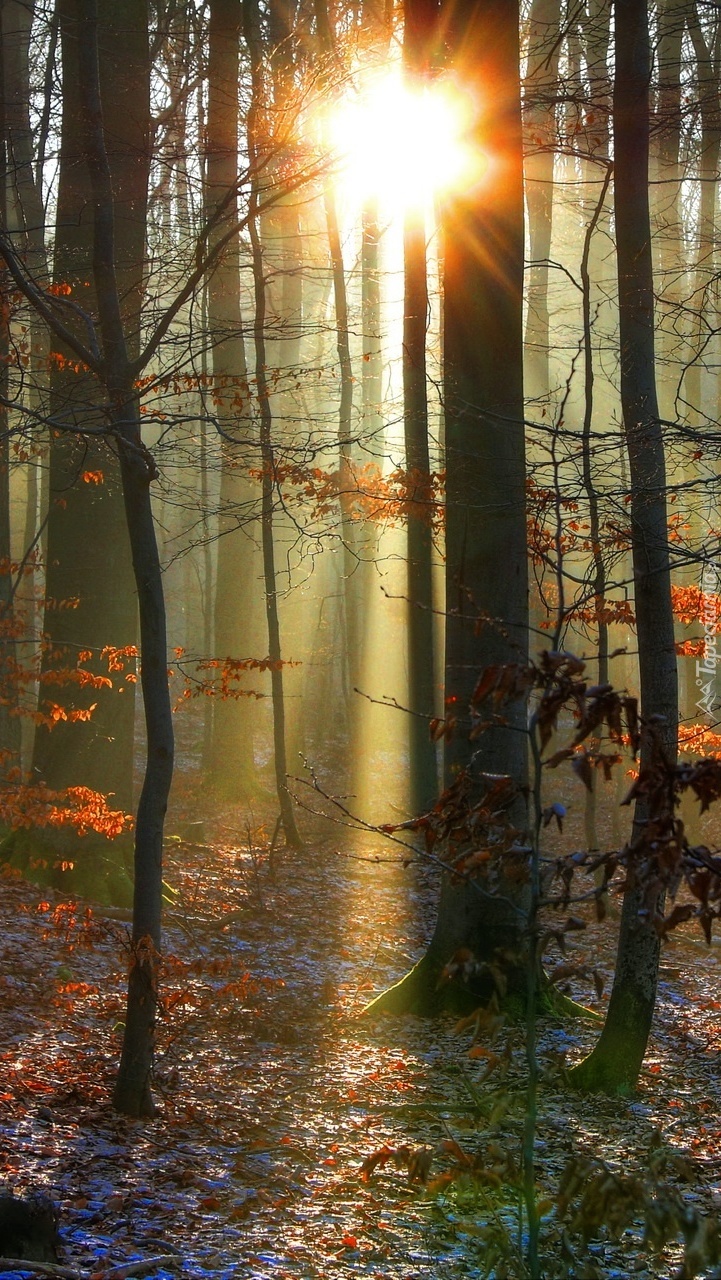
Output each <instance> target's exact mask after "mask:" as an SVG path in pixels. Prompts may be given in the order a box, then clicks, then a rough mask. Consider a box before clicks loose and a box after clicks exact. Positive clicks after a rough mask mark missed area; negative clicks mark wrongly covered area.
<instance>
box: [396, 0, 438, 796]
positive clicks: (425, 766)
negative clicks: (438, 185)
mask: <svg viewBox="0 0 721 1280" xmlns="http://www.w3.org/2000/svg"><path fill="white" fill-rule="evenodd" d="M436 20H437V5H436V4H435V0H406V8H405V29H404V37H403V60H404V66H405V74H406V81H407V84H408V87H409V88H410V89H413V88H415V89H420V88H421V86H422V84H423V80H424V78H425V76H426V74H427V71H428V64H429V59H430V55H431V50H432V47H433V40H434V38H435V36H436ZM403 264H404V299H403V421H404V429H405V450H406V471H407V473H408V484H409V495H408V496H409V506H408V530H407V536H408V584H407V594H408V612H407V624H406V625H407V650H408V710H409V712H410V715H409V717H408V745H409V772H410V788H409V790H410V796H409V799H410V809H411V813H421V812H425V811H426V810H428V809H430V808H431V807H432V806H433V804H435V801H436V796H437V794H438V776H437V766H436V748H435V744H434V743H433V742H432V741H431V736H430V729H429V725H430V721H431V718H432V716H433V714H434V709H435V708H434V678H433V677H434V669H433V580H432V554H433V538H432V530H431V502H430V500H431V496H432V495H431V491H430V469H431V468H430V459H429V450H428V391H427V385H426V329H427V327H428V276H427V263H426V219H425V212H424V210H423V209H422V208H417V209H409V210H408V211H407V213H406V215H405V224H404V228H403Z"/></svg>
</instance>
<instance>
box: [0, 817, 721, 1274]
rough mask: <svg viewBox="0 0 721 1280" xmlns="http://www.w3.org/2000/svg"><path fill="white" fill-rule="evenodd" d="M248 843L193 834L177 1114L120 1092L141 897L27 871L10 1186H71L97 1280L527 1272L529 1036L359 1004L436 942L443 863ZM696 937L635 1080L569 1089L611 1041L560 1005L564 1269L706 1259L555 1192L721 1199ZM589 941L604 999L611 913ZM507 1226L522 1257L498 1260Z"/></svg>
mask: <svg viewBox="0 0 721 1280" xmlns="http://www.w3.org/2000/svg"><path fill="white" fill-rule="evenodd" d="M231 832H232V829H231ZM229 834H230V833H229V832H228V830H227V829H223V828H219V838H218V840H217V842H213V843H212V844H211V843H209V844H191V843H188V842H183V841H175V842H172V841H171V842H170V847H169V850H168V867H167V879H168V881H169V883H170V884H171V886H172V887H173V889H174V891H175V895H176V896H175V898H174V902H173V905H172V907H171V909H170V911H169V913H168V919H167V924H166V929H165V962H164V974H163V995H162V1010H161V1018H160V1022H159V1029H158V1044H157V1055H156V1067H155V1085H154V1087H155V1092H156V1097H157V1099H158V1104H159V1106H158V1115H157V1117H156V1118H154V1119H153V1120H151V1121H144V1122H136V1121H129V1120H127V1119H124V1118H122V1117H119V1116H117V1115H116V1114H115V1113H114V1112H113V1110H112V1108H111V1105H110V1096H111V1090H112V1084H113V1079H114V1073H115V1069H116V1064H117V1061H118V1057H119V1050H120V1043H121V1034H122V1019H123V1016H124V998H125V969H126V963H127V935H128V925H127V923H126V922H125V921H124V920H122V919H118V918H117V916H122V913H114V914H113V913H108V914H106V915H104V914H102V912H101V911H100V910H99V909H98V910H97V911H95V910H94V909H93V908H92V906H91V905H90V904H85V903H71V902H67V901H64V900H63V899H62V897H61V896H59V895H57V894H53V893H50V892H48V891H40V890H37V889H35V888H33V887H32V886H29V885H27V884H25V883H24V882H22V881H19V880H17V879H14V878H5V879H4V882H3V889H4V892H3V903H2V908H1V910H2V938H3V941H2V944H0V955H1V957H2V961H1V963H0V993H1V994H2V999H3V1017H2V1020H1V1022H0V1163H1V1165H2V1170H1V1172H2V1183H3V1185H4V1186H5V1187H6V1188H8V1187H13V1188H15V1190H16V1191H17V1192H18V1193H22V1192H24V1191H26V1190H41V1191H44V1192H45V1193H47V1194H49V1195H50V1196H51V1197H52V1199H53V1200H55V1201H56V1203H57V1204H58V1205H59V1207H60V1214H61V1236H62V1241H63V1249H62V1262H63V1264H64V1265H65V1266H66V1267H70V1268H72V1269H73V1270H74V1271H75V1272H76V1273H77V1274H78V1275H82V1276H91V1275H92V1276H96V1277H98V1280H100V1277H105V1276H107V1277H109V1276H110V1275H111V1273H112V1274H114V1275H115V1276H119V1275H120V1273H119V1272H117V1271H115V1272H113V1269H115V1268H122V1267H127V1270H126V1272H125V1274H126V1276H127V1277H131V1276H132V1275H133V1274H136V1273H138V1274H139V1273H140V1272H141V1271H142V1274H144V1275H155V1276H157V1277H174V1276H183V1277H189V1278H196V1277H197V1280H201V1278H207V1280H224V1278H225V1277H236V1276H237V1277H240V1276H243V1277H248V1280H254V1278H256V1277H257V1278H261V1277H262V1278H269V1277H276V1278H277V1280H291V1278H292V1280H300V1278H301V1277H316V1276H317V1277H329V1278H331V1277H352V1276H364V1277H391V1278H397V1280H421V1278H423V1280H425V1278H426V1277H427V1278H428V1280H430V1278H431V1277H436V1276H439V1275H440V1276H442V1277H447V1280H457V1278H458V1280H460V1278H461V1277H482V1276H484V1275H486V1274H490V1275H494V1276H497V1277H499V1280H500V1277H502V1276H503V1275H507V1276H511V1277H512V1276H515V1275H519V1276H520V1275H521V1274H522V1273H521V1271H520V1270H519V1267H520V1264H519V1263H518V1260H517V1257H515V1259H514V1253H513V1249H514V1248H515V1247H516V1244H517V1236H518V1189H517V1186H516V1185H515V1182H514V1179H515V1180H516V1181H517V1170H518V1167H519V1164H520V1147H521V1137H522V1124H523V1089H524V1084H525V1074H524V1065H523V1053H522V1045H520V1043H519V1048H518V1051H517V1052H516V1053H515V1054H513V1055H511V1056H510V1058H509V1059H507V1060H506V1062H505V1063H504V1064H503V1078H502V1079H501V1078H498V1075H499V1074H500V1072H499V1067H498V1062H496V1061H494V1059H500V1057H501V1056H502V1055H501V1054H500V1053H498V1052H496V1049H495V1048H494V1047H493V1046H492V1047H489V1048H484V1044H483V1041H482V1040H481V1042H480V1044H479V1043H476V1044H475V1045H474V1044H473V1037H472V1036H471V1035H470V1033H469V1031H468V1030H464V1031H458V1030H457V1029H456V1027H455V1025H454V1023H453V1021H452V1020H451V1019H444V1020H441V1021H438V1022H429V1021H425V1020H421V1019H418V1018H415V1017H411V1016H407V1017H388V1016H384V1017H383V1018H382V1019H381V1018H379V1019H377V1020H375V1021H369V1020H367V1019H359V1017H358V1014H359V1012H360V1010H361V1009H362V1008H363V1006H364V1005H365V1003H366V1002H367V1001H368V999H369V998H370V997H371V996H372V995H373V994H375V993H376V992H377V991H379V990H382V989H383V988H385V987H386V986H387V985H389V984H390V983H391V982H393V981H394V980H396V979H397V978H398V977H399V976H401V975H402V973H403V972H404V971H405V970H406V969H407V968H408V966H409V965H410V964H411V963H412V962H413V960H414V959H416V958H417V956H418V954H420V952H421V951H422V948H423V946H424V944H425V942H426V941H427V937H428V933H429V930H430V927H431V925H432V921H433V913H434V901H435V892H436V880H435V872H434V871H433V869H430V870H428V869H425V868H423V867H420V868H419V867H417V866H412V867H411V868H409V869H403V868H402V866H401V865H400V863H398V864H397V863H395V862H394V860H392V859H391V860H383V854H384V851H383V850H382V849H379V847H378V846H377V845H376V846H374V845H373V844H372V843H366V845H365V846H364V847H363V848H361V849H355V850H354V852H355V854H356V856H354V857H348V856H345V855H344V853H342V852H340V851H339V847H338V845H337V844H333V843H331V842H329V841H328V840H327V839H326V840H322V839H321V840H318V841H317V842H316V843H314V844H313V845H312V846H309V847H307V848H306V849H305V850H304V851H303V852H301V853H293V854H291V853H288V852H283V853H282V854H280V855H279V854H275V855H274V856H273V857H272V858H269V856H268V841H267V840H266V841H265V843H264V841H263V838H262V835H261V836H259V837H258V839H257V840H255V841H250V840H246V841H245V845H243V844H242V843H239V844H235V843H233V842H232V841H231V840H230V839H229V838H228V837H229ZM378 854H380V855H381V856H380V857H378V858H376V856H375V855H378ZM685 930H686V927H685V926H684V930H679V931H677V932H676V933H675V934H674V935H672V937H671V939H670V940H669V941H668V942H667V943H666V944H665V949H664V955H663V961H662V971H661V986H660V998H659V1007H658V1014H657V1019H656V1029H655V1033H654V1036H653V1038H652V1041H651V1044H650V1047H649V1054H648V1057H647V1060H646V1064H645V1068H644V1073H643V1076H642V1080H641V1083H640V1088H639V1090H638V1093H637V1095H636V1096H635V1097H634V1098H631V1099H628V1100H623V1099H612V1100H610V1099H606V1098H598V1097H593V1098H589V1097H583V1096H579V1095H576V1094H573V1093H570V1092H569V1091H568V1090H567V1089H566V1088H565V1086H564V1081H563V1064H564V1062H566V1063H568V1064H569V1065H570V1063H571V1062H572V1061H574V1060H577V1058H578V1057H580V1056H581V1055H582V1054H583V1053H584V1052H586V1051H588V1049H590V1047H591V1046H592V1044H593V1042H594V1039H595V1037H596V1035H597V1024H596V1025H594V1024H591V1023H588V1022H586V1021H576V1020H574V1021H570V1022H569V1021H566V1022H564V1023H562V1024H561V1023H560V1022H559V1020H558V1019H557V1018H554V1017H544V1018H543V1019H542V1020H541V1040H540V1055H539V1056H540V1060H541V1067H542V1071H543V1088H542V1098H541V1112H540V1116H539V1125H538V1144H537V1145H538V1179H539V1182H538V1197H539V1202H540V1208H541V1211H542V1213H543V1214H544V1231H545V1234H546V1239H547V1242H548V1250H549V1252H548V1255H547V1261H546V1264H545V1265H546V1266H547V1268H548V1270H547V1274H548V1276H549V1277H550V1276H552V1275H556V1274H557V1275H569V1276H578V1277H579V1278H582V1277H587V1276H588V1277H593V1276H601V1277H606V1276H608V1277H613V1276H628V1275H635V1276H638V1277H640V1278H641V1280H644V1278H646V1277H657V1276H664V1275H673V1274H675V1273H676V1272H675V1269H676V1268H678V1266H679V1265H680V1258H681V1250H680V1248H679V1247H675V1246H673V1245H670V1246H666V1247H665V1248H664V1249H663V1250H662V1251H661V1252H660V1253H654V1252H652V1250H651V1248H650V1245H649V1247H648V1248H646V1247H645V1246H644V1244H643V1240H642V1231H641V1229H640V1227H639V1225H638V1222H636V1221H631V1222H630V1223H628V1224H627V1225H625V1226H624V1227H623V1229H622V1230H621V1231H620V1233H619V1237H618V1239H614V1238H612V1237H611V1235H609V1233H608V1231H607V1230H606V1229H605V1228H601V1229H600V1230H599V1231H597V1232H596V1235H595V1237H594V1238H589V1239H588V1240H587V1241H586V1242H585V1244H584V1245H583V1246H582V1247H579V1246H578V1244H577V1243H576V1244H575V1245H572V1243H571V1241H570V1240H569V1236H568V1232H567V1231H566V1230H565V1228H564V1225H563V1224H562V1223H561V1222H560V1220H559V1210H558V1203H557V1202H558V1190H559V1185H560V1183H561V1180H562V1178H563V1176H564V1169H566V1168H567V1167H568V1161H569V1159H570V1158H574V1159H575V1160H584V1159H585V1160H587V1161H594V1160H597V1159H602V1160H603V1161H605V1162H606V1164H607V1165H608V1166H609V1167H610V1169H611V1170H615V1171H616V1172H617V1173H618V1174H619V1175H624V1176H625V1175H629V1174H637V1175H638V1177H640V1178H643V1177H646V1176H648V1174H649V1170H650V1171H651V1174H652V1176H653V1177H654V1178H656V1177H659V1178H660V1177H663V1179H664V1180H665V1181H666V1182H668V1183H670V1184H671V1185H673V1186H674V1187H676V1188H677V1189H679V1190H680V1192H681V1194H682V1196H683V1198H684V1202H686V1203H688V1205H689V1206H692V1207H694V1208H696V1209H697V1210H698V1211H699V1212H701V1213H704V1214H708V1215H713V1216H716V1215H717V1214H718V1211H719V1208H721V1121H720V1120H719V1114H720V1113H721V1107H720V1106H719V1102H720V1099H719V1082H718V1075H717V1070H716V1067H717V1061H718V1052H719V1039H720V1037H721V998H720V997H721V990H720V989H719V982H718V977H719V972H720V971H721V952H719V949H718V948H717V947H716V946H712V947H710V948H708V947H706V946H705V944H703V945H701V946H699V945H698V940H697V939H696V937H695V936H694V935H693V934H692V932H691V930H690V928H689V929H688V931H685ZM568 949H569V952H570V953H571V954H572V958H573V960H574V962H575V968H574V966H569V970H568V972H569V978H568V983H567V984H566V985H567V986H568V989H569V991H570V993H571V994H573V995H574V996H575V997H576V998H578V999H581V1000H583V1002H584V1003H585V1004H587V1005H590V1006H592V1007H595V1008H596V1009H597V1010H598V1011H600V1012H602V1011H603V1008H604V1006H605V1003H606V1001H607V998H608V991H609V988H610V980H611V977H612V970H613V958H614V950H615V942H614V937H613V931H612V930H610V929H609V928H608V925H607V924H606V925H603V926H600V925H597V924H595V923H594V922H592V921H590V920H589V927H588V928H587V929H586V931H585V932H583V933H580V934H578V935H576V934H574V937H573V939H572V940H571V941H570V942H569V947H568ZM574 973H575V974H576V976H574ZM591 973H592V974H593V975H594V978H593V979H591V978H590V977H589V975H590V974H591ZM599 974H600V975H602V976H603V979H604V980H603V982H601V981H599V978H598V975H599ZM602 986H603V991H601V987H602ZM489 1068H490V1069H489ZM379 1153H380V1154H379ZM464 1161H465V1162H466V1165H465V1167H464V1165H463V1162H464ZM464 1169H465V1171H464ZM505 1236H507V1238H508V1241H509V1247H508V1259H507V1261H506V1262H505V1263H504V1262H503V1261H502V1260H501V1259H500V1255H499V1260H498V1261H496V1263H495V1264H493V1265H492V1266H491V1267H490V1270H489V1260H491V1259H492V1257H493V1247H494V1242H496V1241H497V1240H498V1239H500V1238H501V1237H505ZM564 1250H565V1251H566V1253H565V1255H564ZM153 1259H157V1260H158V1261H157V1263H156V1264H154V1265H153ZM148 1263H150V1264H151V1265H150V1266H149V1268H147V1264H148ZM143 1264H146V1265H145V1266H144V1265H143ZM146 1268H147V1269H146ZM563 1268H565V1270H564V1269H563ZM0 1274H4V1273H0ZM15 1274H17V1273H15ZM544 1274H546V1273H544ZM699 1274H706V1273H701V1272H700V1273H699ZM708 1274H710V1273H708Z"/></svg>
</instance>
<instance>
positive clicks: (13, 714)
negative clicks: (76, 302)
mask: <svg viewBox="0 0 721 1280" xmlns="http://www.w3.org/2000/svg"><path fill="white" fill-rule="evenodd" d="M2 52H3V55H4V39H3V49H2ZM3 65H4V56H3V60H2V62H0V227H1V228H2V230H3V231H5V230H6V229H7V163H6V161H7V117H6V112H5V77H4V75H3ZM9 283H10V282H9V279H8V273H7V270H6V269H5V268H4V267H3V269H2V270H0V398H1V400H2V403H1V404H0V778H1V777H3V776H4V775H5V773H6V771H7V770H8V769H14V768H17V766H18V765H19V763H20V721H19V719H18V688H17V682H16V680H15V679H14V678H13V671H14V668H15V664H16V662H17V658H18V649H17V633H16V627H15V607H14V604H15V602H14V599H13V595H14V586H15V584H14V579H13V572H12V547H11V542H10V430H9V428H10V422H9V414H8V409H7V404H8V390H9V365H10V308H9Z"/></svg>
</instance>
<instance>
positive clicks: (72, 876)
mask: <svg viewBox="0 0 721 1280" xmlns="http://www.w3.org/2000/svg"><path fill="white" fill-rule="evenodd" d="M129 855H130V856H129ZM129 862H130V865H131V866H132V845H131V842H130V841H129V840H127V838H126V839H123V838H120V839H118V840H115V841H112V842H111V841H108V840H103V841H102V843H101V842H100V840H96V839H93V838H92V837H90V836H85V837H80V836H77V835H76V834H75V833H69V832H66V831H59V832H55V831H54V832H53V833H52V835H50V834H48V833H46V832H44V831H37V830H33V829H28V828H21V829H19V830H17V831H11V832H9V833H8V834H7V835H6V836H5V838H4V840H3V841H2V843H0V865H5V866H9V867H12V868H14V869H15V870H16V871H19V872H20V873H21V874H22V875H23V876H24V878H25V879H26V880H28V881H29V882H30V883H31V884H35V885H38V886H39V887H40V888H52V889H57V890H59V892H60V893H63V894H67V895H68V896H69V897H76V896H79V897H83V898H88V899H90V901H91V902H96V903H98V904H99V905H100V906H104V907H105V906H113V907H129V906H132V902H133V881H132V876H131V874H129V870H128V863H129Z"/></svg>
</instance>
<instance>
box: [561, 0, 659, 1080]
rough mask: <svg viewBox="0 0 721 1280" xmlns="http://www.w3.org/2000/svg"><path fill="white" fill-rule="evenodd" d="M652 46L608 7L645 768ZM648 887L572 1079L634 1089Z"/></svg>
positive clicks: (630, 12)
mask: <svg viewBox="0 0 721 1280" xmlns="http://www.w3.org/2000/svg"><path fill="white" fill-rule="evenodd" d="M649 73H650V51H649V35H648V7H647V5H646V3H645V0H627V2H626V3H624V4H622V5H617V6H616V68H615V76H614V86H613V136H614V157H615V160H614V210H615V218H616V245H617V254H618V294H619V319H620V350H621V399H622V405H623V422H624V431H625V437H626V446H627V449H628V458H629V474H630V484H631V489H630V493H631V547H632V556H633V572H634V596H635V610H636V631H637V635H638V649H639V668H640V683H641V712H642V715H643V717H644V720H645V721H646V724H647V730H646V734H645V737H644V741H643V745H642V749H641V769H644V768H646V767H650V765H651V762H652V758H653V752H654V750H655V748H656V745H657V744H656V739H658V742H660V745H661V747H662V750H663V752H664V755H665V757H666V759H667V761H668V763H669V764H671V765H672V764H673V763H674V762H675V757H676V741H677V719H678V688H677V673H676V652H675V644H674V630H673V612H672V607H671V581H670V572H669V551H668V530H667V511H666V470H665V456H664V444H663V436H662V430H661V423H660V421H659V413H658V403H657V398H656V383H655V364H654V292H653V267H652V258H651V225H650V216H649V202H648V140H649V102H648V92H649V91H648V85H649ZM648 820H649V814H648V808H647V804H646V801H645V799H644V797H643V796H640V797H639V799H638V800H637V802H636V810H635V814H634V829H633V836H632V848H633V847H634V845H635V846H636V847H637V848H638V850H639V853H640V851H641V850H642V848H643V843H644V839H645V838H646V830H645V827H646V824H647V822H648ZM647 896H648V888H647V886H641V885H637V884H635V883H634V876H633V871H632V870H631V871H630V873H629V886H628V888H627V891H626V894H625V896H624V902H623V911H622V916H621V932H620V936H619V944H618V956H617V961H616V972H615V976H614V982H613V990H612V993H611V1000H610V1004H609V1008H608V1013H607V1016H606V1022H605V1025H604V1028H603V1032H602V1034H601V1038H600V1040H599V1042H598V1044H597V1045H596V1047H595V1049H594V1050H593V1052H592V1053H591V1054H590V1056H589V1057H588V1058H586V1059H585V1060H584V1062H582V1063H581V1064H580V1065H579V1066H578V1067H576V1068H575V1069H574V1071H573V1072H572V1073H571V1078H572V1081H573V1083H574V1084H575V1085H577V1086H578V1087H580V1088H589V1089H599V1090H603V1091H605V1092H609V1093H613V1092H623V1091H628V1090H629V1089H632V1088H633V1087H634V1085H635V1083H636V1079H637V1077H638V1072H639V1070H640V1067H641V1062H642V1060H643V1056H644V1053H645V1051H646V1043H647V1040H648V1034H649V1031H650V1027H651V1020H652V1017H653V1009H654V1004H655V999H656V984H657V977H658V957H659V945H660V944H659V938H658V934H657V932H656V930H655V929H654V928H653V926H652V924H651V923H650V920H649V916H648V905H649V904H648V901H647Z"/></svg>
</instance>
